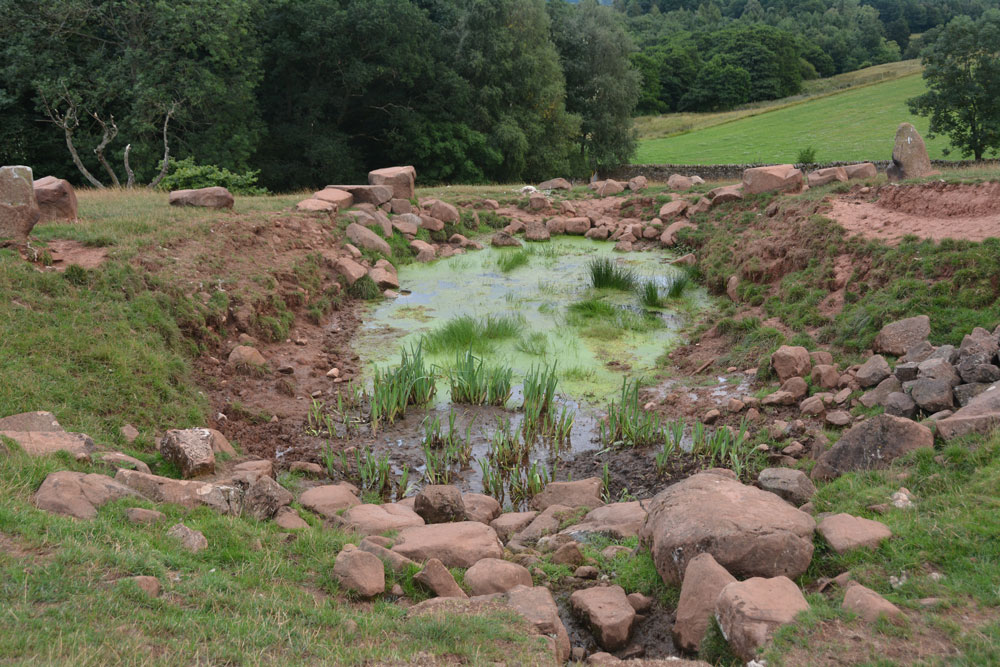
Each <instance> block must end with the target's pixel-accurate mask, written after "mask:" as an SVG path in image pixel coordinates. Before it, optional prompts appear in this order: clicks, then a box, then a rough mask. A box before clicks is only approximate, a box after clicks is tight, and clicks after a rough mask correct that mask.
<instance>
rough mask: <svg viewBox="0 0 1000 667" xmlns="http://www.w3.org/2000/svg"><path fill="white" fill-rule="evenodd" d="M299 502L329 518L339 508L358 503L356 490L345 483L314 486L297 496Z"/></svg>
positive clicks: (343, 508) (346, 507) (339, 509)
mask: <svg viewBox="0 0 1000 667" xmlns="http://www.w3.org/2000/svg"><path fill="white" fill-rule="evenodd" d="M299 503H300V504H301V505H302V506H303V507H305V508H306V509H307V510H310V511H312V512H315V513H316V514H319V515H320V516H322V517H325V518H327V519H330V518H332V517H334V516H336V515H337V513H338V512H339V511H341V510H345V509H348V508H350V507H354V506H355V505H360V504H361V501H360V500H358V496H357V495H356V490H354V489H353V488H352V487H351V486H349V485H347V484H327V485H325V486H314V487H313V488H311V489H309V490H307V491H305V492H304V493H303V494H302V495H301V496H299Z"/></svg>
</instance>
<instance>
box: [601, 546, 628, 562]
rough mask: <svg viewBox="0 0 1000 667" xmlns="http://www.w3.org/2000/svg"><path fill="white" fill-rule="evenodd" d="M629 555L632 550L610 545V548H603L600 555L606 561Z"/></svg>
mask: <svg viewBox="0 0 1000 667" xmlns="http://www.w3.org/2000/svg"><path fill="white" fill-rule="evenodd" d="M630 553H632V550H631V549H629V548H628V547H626V546H623V545H621V544H612V545H610V546H607V547H604V549H602V550H601V555H602V556H604V557H605V558H607V559H608V560H614V559H615V558H617V557H618V556H620V555H621V554H630Z"/></svg>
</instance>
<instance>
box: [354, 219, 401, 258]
mask: <svg viewBox="0 0 1000 667" xmlns="http://www.w3.org/2000/svg"><path fill="white" fill-rule="evenodd" d="M346 234H347V238H348V239H350V240H351V242H352V243H353V244H354V245H356V246H358V247H359V248H364V249H365V250H374V251H375V252H380V253H382V254H383V255H385V256H386V257H391V256H392V248H391V247H389V244H388V243H386V241H385V239H383V238H382V237H380V236H379V235H378V234H376V233H375V232H373V231H372V230H370V229H368V228H367V227H364V226H362V225H359V224H358V223H356V222H352V223H351V224H349V225H348V226H347V232H346Z"/></svg>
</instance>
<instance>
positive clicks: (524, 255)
mask: <svg viewBox="0 0 1000 667" xmlns="http://www.w3.org/2000/svg"><path fill="white" fill-rule="evenodd" d="M528 259H529V254H528V252H526V251H525V250H524V249H523V248H519V249H517V250H502V251H500V255H499V256H498V257H497V268H499V269H500V270H501V271H502V272H504V273H510V272H511V271H513V270H514V269H516V268H518V267H520V266H524V265H525V264H527V263H528Z"/></svg>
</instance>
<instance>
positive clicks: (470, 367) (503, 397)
mask: <svg viewBox="0 0 1000 667" xmlns="http://www.w3.org/2000/svg"><path fill="white" fill-rule="evenodd" d="M447 374H448V383H449V385H450V386H451V400H452V401H453V402H454V403H469V404H472V405H496V406H500V407H503V406H504V404H506V403H507V399H509V398H510V381H511V377H512V376H513V374H514V371H513V370H512V369H511V368H510V367H509V366H487V365H486V364H485V363H484V362H483V360H482V359H481V358H479V357H476V356H474V355H473V354H472V350H466V351H465V352H459V353H458V354H457V355H456V358H455V365H454V366H452V367H450V368H449V369H448V370H447Z"/></svg>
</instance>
